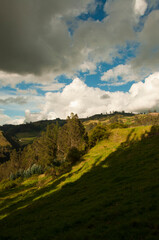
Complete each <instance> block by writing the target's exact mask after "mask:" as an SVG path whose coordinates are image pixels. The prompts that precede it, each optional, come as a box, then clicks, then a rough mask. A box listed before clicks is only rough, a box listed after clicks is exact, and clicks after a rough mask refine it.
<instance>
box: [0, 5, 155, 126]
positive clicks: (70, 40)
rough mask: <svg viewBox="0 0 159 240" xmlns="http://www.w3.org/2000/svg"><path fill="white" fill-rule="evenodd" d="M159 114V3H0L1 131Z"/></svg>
mask: <svg viewBox="0 0 159 240" xmlns="http://www.w3.org/2000/svg"><path fill="white" fill-rule="evenodd" d="M154 110H156V111H159V0H67V1H66V0H58V1H57V0H45V1H44V0H27V1H26V0H14V1H12V0H7V1H6V0H0V125H3V124H21V123H26V122H34V121H39V120H45V119H49V120H50V119H56V118H62V119H64V118H66V117H67V116H68V115H70V113H71V112H74V113H77V114H78V116H79V117H88V116H91V115H94V114H98V113H103V114H105V113H110V111H111V112H112V111H126V112H134V113H140V112H148V111H154Z"/></svg>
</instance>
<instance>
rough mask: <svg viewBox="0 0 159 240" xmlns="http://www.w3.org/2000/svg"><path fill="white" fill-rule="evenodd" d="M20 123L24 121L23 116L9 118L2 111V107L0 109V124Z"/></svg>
mask: <svg viewBox="0 0 159 240" xmlns="http://www.w3.org/2000/svg"><path fill="white" fill-rule="evenodd" d="M22 123H24V117H22V116H21V117H20V116H15V117H14V118H11V117H9V116H8V115H7V114H5V113H4V110H3V109H0V125H4V124H13V125H18V124H22Z"/></svg>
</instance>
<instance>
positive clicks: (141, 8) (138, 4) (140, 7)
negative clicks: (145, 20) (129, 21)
mask: <svg viewBox="0 0 159 240" xmlns="http://www.w3.org/2000/svg"><path fill="white" fill-rule="evenodd" d="M147 5H148V4H147V2H146V1H145V0H135V6H134V10H135V14H136V15H139V16H142V15H144V13H145V11H146V9H147Z"/></svg>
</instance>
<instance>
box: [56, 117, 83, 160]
mask: <svg viewBox="0 0 159 240" xmlns="http://www.w3.org/2000/svg"><path fill="white" fill-rule="evenodd" d="M86 144H87V134H86V133H85V128H84V126H83V124H82V123H81V121H80V120H79V118H78V116H77V114H73V113H71V116H70V117H67V123H66V124H65V125H64V126H63V127H62V128H61V129H60V130H59V135H58V140H57V155H58V159H60V160H62V161H63V160H64V159H66V156H67V154H68V151H69V149H70V148H72V147H75V148H77V149H78V150H79V151H83V150H85V148H86Z"/></svg>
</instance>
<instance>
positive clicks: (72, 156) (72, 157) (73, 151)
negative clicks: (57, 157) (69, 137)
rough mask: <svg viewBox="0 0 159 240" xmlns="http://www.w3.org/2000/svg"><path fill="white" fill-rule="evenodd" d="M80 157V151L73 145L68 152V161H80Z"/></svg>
mask: <svg viewBox="0 0 159 240" xmlns="http://www.w3.org/2000/svg"><path fill="white" fill-rule="evenodd" d="M80 157H81V153H80V151H79V150H78V149H77V148H76V147H71V148H70V149H69V151H68V153H67V156H66V161H67V162H69V163H71V164H72V163H75V162H77V161H79V160H80Z"/></svg>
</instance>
